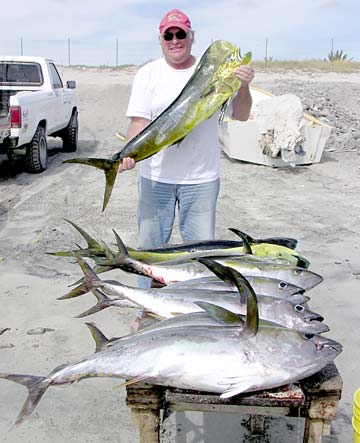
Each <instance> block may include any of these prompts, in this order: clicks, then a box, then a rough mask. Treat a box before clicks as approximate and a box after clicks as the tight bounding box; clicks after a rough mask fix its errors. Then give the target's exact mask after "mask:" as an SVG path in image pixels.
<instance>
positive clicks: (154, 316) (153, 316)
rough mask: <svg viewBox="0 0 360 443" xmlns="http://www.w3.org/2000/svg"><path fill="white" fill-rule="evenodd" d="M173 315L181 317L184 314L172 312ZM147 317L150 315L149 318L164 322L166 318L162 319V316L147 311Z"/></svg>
mask: <svg viewBox="0 0 360 443" xmlns="http://www.w3.org/2000/svg"><path fill="white" fill-rule="evenodd" d="M171 314H172V315H174V316H176V315H180V314H183V313H182V312H175V313H174V312H172V313H171ZM146 315H148V316H149V317H152V318H155V320H160V321H161V320H164V317H162V316H161V315H158V314H155V313H154V312H150V311H146Z"/></svg>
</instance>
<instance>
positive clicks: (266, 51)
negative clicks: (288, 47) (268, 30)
mask: <svg viewBox="0 0 360 443" xmlns="http://www.w3.org/2000/svg"><path fill="white" fill-rule="evenodd" d="M267 62H268V39H267V37H266V39H265V68H266V67H267Z"/></svg>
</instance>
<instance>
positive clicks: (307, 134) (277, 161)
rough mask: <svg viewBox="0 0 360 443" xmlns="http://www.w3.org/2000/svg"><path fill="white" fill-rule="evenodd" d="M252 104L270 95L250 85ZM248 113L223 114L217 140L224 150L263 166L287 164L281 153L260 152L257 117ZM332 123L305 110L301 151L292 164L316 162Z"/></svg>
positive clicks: (301, 131)
mask: <svg viewBox="0 0 360 443" xmlns="http://www.w3.org/2000/svg"><path fill="white" fill-rule="evenodd" d="M251 93H252V96H253V108H254V107H256V104H257V102H258V101H259V100H263V99H266V98H269V97H271V94H269V93H267V92H266V91H262V90H259V89H255V88H251ZM253 108H252V112H251V114H250V118H249V120H248V121H246V122H240V121H238V120H232V119H230V118H225V119H224V120H223V121H222V122H221V123H220V124H219V128H218V133H219V139H220V144H221V147H222V149H223V151H224V152H225V153H226V154H227V155H228V156H229V157H230V158H233V159H237V160H241V161H246V162H251V163H257V164H261V165H266V166H274V167H278V166H289V162H286V161H284V160H283V159H282V158H281V156H280V155H279V156H277V157H275V158H273V157H271V156H269V155H266V154H264V153H263V152H262V148H261V146H260V144H259V140H260V138H261V133H260V129H259V126H258V124H257V121H256V112H253ZM331 130H332V127H331V126H330V125H327V124H325V123H323V122H321V121H320V120H318V119H316V118H314V117H312V116H310V115H308V114H305V113H304V124H303V126H302V127H301V129H300V134H301V135H302V136H303V137H304V139H305V140H304V142H303V143H302V148H303V149H302V151H303V152H302V155H297V156H296V160H295V161H294V162H292V165H294V164H295V165H306V164H311V163H319V162H320V160H321V156H322V153H323V151H324V147H325V144H326V141H327V139H328V138H329V135H330V132H331Z"/></svg>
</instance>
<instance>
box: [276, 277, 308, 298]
mask: <svg viewBox="0 0 360 443" xmlns="http://www.w3.org/2000/svg"><path fill="white" fill-rule="evenodd" d="M274 289H275V291H276V294H279V295H281V296H283V297H290V296H292V295H294V294H303V293H304V292H305V291H304V289H303V288H301V287H300V286H296V285H293V284H291V283H289V282H287V281H284V280H278V281H276V280H275V279H274Z"/></svg>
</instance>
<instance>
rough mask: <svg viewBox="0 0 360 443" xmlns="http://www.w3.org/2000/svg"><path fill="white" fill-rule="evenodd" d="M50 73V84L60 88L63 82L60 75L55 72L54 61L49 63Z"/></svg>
mask: <svg viewBox="0 0 360 443" xmlns="http://www.w3.org/2000/svg"><path fill="white" fill-rule="evenodd" d="M50 74H51V78H52V84H53V88H54V89H58V88H62V87H63V83H62V81H61V78H60V75H59V73H58V72H57V69H56V67H55V65H54V63H50Z"/></svg>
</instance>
